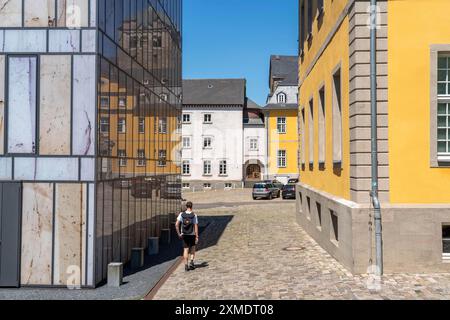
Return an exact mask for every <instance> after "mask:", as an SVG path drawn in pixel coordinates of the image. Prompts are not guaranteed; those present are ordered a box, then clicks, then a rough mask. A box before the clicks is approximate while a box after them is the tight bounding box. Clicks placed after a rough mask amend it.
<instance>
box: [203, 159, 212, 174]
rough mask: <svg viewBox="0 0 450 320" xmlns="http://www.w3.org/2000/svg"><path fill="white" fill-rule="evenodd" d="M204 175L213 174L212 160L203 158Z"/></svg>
mask: <svg viewBox="0 0 450 320" xmlns="http://www.w3.org/2000/svg"><path fill="white" fill-rule="evenodd" d="M203 175H204V176H211V175H212V162H211V160H203Z"/></svg>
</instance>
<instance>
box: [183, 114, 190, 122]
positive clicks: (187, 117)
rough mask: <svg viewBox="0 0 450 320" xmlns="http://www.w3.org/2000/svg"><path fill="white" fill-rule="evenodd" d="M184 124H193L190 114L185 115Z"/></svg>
mask: <svg viewBox="0 0 450 320" xmlns="http://www.w3.org/2000/svg"><path fill="white" fill-rule="evenodd" d="M183 123H191V115H190V114H188V113H184V114H183Z"/></svg>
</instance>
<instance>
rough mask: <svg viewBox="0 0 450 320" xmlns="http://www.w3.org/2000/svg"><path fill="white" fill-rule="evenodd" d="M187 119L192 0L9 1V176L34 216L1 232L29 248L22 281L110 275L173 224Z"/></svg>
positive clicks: (0, 81) (6, 182)
mask: <svg viewBox="0 0 450 320" xmlns="http://www.w3.org/2000/svg"><path fill="white" fill-rule="evenodd" d="M180 128H181V0H10V1H6V2H5V3H4V6H2V7H1V8H0V189H1V190H10V189H11V190H12V189H14V188H17V189H19V190H21V194H20V196H19V197H18V199H19V200H20V204H17V205H15V206H14V204H11V206H12V207H14V208H16V207H17V208H20V210H21V212H20V213H18V214H20V216H21V218H22V219H21V222H20V223H19V224H20V225H8V226H6V225H2V226H1V227H2V228H3V227H5V228H9V229H17V232H18V234H19V238H20V241H19V242H17V243H12V244H11V243H5V241H6V240H5V239H2V238H1V237H2V236H1V232H0V240H1V241H2V243H3V245H2V246H1V247H0V258H1V257H3V256H4V255H7V256H11V255H10V252H6V251H4V250H3V249H2V248H5V247H6V246H7V245H8V248H16V249H17V255H18V257H19V258H18V259H17V261H15V262H14V263H15V264H16V267H14V268H12V269H16V270H20V275H19V280H15V278H14V277H13V276H12V275H11V277H12V278H14V279H12V283H16V284H17V285H21V286H27V285H45V286H61V285H62V286H65V285H69V284H70V285H76V286H89V287H92V286H95V285H98V284H99V283H100V282H102V281H103V280H105V279H106V276H107V266H108V264H109V263H110V262H123V263H127V262H128V261H129V260H130V255H131V250H132V248H145V247H146V246H147V239H148V238H149V237H153V236H159V235H160V232H161V230H162V229H167V228H169V227H170V223H171V222H174V221H175V216H176V214H177V212H178V211H179V210H180V206H181V179H180V176H181V163H180V138H181V136H180V134H181V129H180ZM10 186H13V187H11V188H10ZM11 201H12V200H11ZM5 210H6V209H5ZM7 213H8V212H6V211H5V212H4V210H3V209H0V221H1V219H2V218H3V217H4V215H5V214H7ZM10 260H11V259H10ZM4 272H5V271H4V270H0V278H1V279H4V278H8V276H10V275H9V274H6V275H5V274H3V273H4ZM0 286H1V283H0Z"/></svg>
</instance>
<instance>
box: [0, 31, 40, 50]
mask: <svg viewBox="0 0 450 320" xmlns="http://www.w3.org/2000/svg"><path fill="white" fill-rule="evenodd" d="M3 49H4V52H12V53H16V52H20V53H29V52H33V53H39V52H46V51H47V32H46V31H45V30H5V35H4V45H3Z"/></svg>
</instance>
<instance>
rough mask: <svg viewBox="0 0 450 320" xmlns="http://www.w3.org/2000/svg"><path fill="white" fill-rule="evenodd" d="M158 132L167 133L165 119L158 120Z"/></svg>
mask: <svg viewBox="0 0 450 320" xmlns="http://www.w3.org/2000/svg"><path fill="white" fill-rule="evenodd" d="M158 132H159V133H167V118H161V119H159V120H158Z"/></svg>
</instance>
